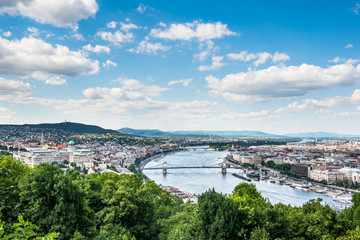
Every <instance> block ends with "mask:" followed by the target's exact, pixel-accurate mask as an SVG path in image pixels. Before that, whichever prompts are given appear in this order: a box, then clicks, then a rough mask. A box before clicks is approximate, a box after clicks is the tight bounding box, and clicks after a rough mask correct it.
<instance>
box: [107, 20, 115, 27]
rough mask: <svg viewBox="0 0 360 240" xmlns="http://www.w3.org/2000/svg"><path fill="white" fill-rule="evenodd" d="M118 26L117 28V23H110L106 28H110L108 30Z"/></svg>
mask: <svg viewBox="0 0 360 240" xmlns="http://www.w3.org/2000/svg"><path fill="white" fill-rule="evenodd" d="M116 26H117V22H115V21H112V22H108V23H107V24H106V27H108V28H116Z"/></svg>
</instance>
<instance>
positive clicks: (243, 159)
mask: <svg viewBox="0 0 360 240" xmlns="http://www.w3.org/2000/svg"><path fill="white" fill-rule="evenodd" d="M233 160H234V161H235V162H238V163H240V164H244V163H248V164H253V165H258V164H261V161H262V158H261V157H260V156H258V155H255V154H254V155H252V154H243V153H241V152H234V153H233Z"/></svg>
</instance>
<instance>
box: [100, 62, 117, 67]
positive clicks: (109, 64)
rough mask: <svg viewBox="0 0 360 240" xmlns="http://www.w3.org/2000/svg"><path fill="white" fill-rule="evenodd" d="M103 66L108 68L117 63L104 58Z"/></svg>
mask: <svg viewBox="0 0 360 240" xmlns="http://www.w3.org/2000/svg"><path fill="white" fill-rule="evenodd" d="M103 67H104V68H110V67H117V64H116V63H114V62H113V61H110V60H106V62H104V63H103Z"/></svg>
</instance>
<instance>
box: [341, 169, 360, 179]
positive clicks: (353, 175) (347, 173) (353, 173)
mask: <svg viewBox="0 0 360 240" xmlns="http://www.w3.org/2000/svg"><path fill="white" fill-rule="evenodd" d="M340 172H342V173H344V178H345V179H348V180H349V181H350V182H353V183H357V182H359V181H360V169H358V168H342V169H340Z"/></svg>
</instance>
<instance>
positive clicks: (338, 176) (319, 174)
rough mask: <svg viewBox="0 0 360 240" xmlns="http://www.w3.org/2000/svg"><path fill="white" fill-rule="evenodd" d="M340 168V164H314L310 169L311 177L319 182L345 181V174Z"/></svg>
mask: <svg viewBox="0 0 360 240" xmlns="http://www.w3.org/2000/svg"><path fill="white" fill-rule="evenodd" d="M340 169H341V167H338V166H314V168H313V170H311V171H310V178H311V179H313V180H315V181H318V182H321V181H322V180H325V181H326V182H327V183H328V184H334V183H335V182H336V181H344V179H345V174H344V173H342V172H340V171H339V170H340Z"/></svg>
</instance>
